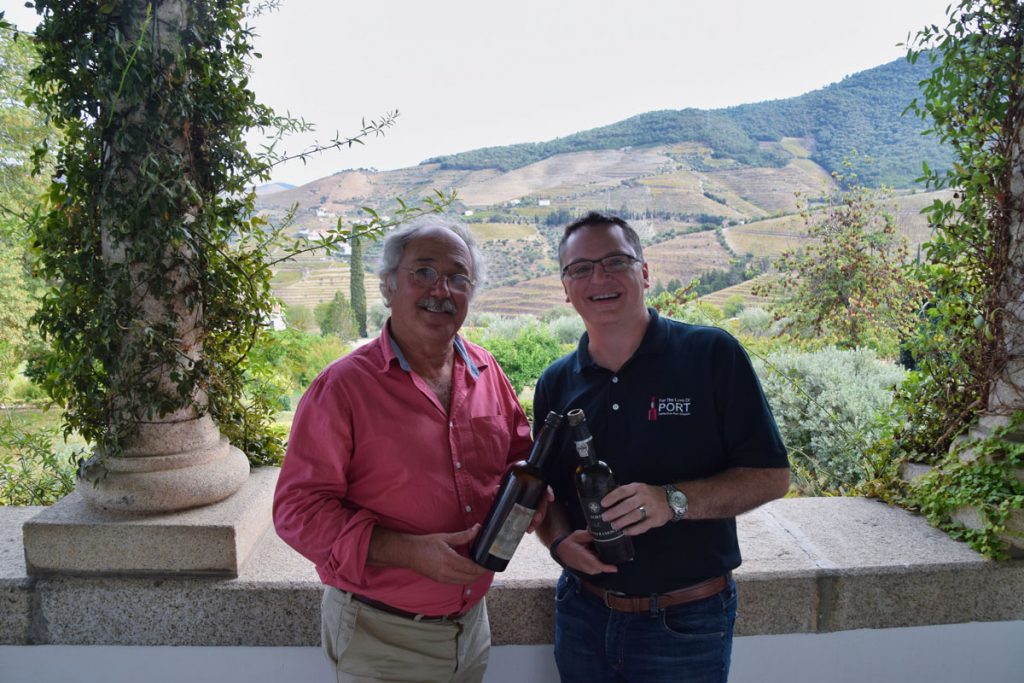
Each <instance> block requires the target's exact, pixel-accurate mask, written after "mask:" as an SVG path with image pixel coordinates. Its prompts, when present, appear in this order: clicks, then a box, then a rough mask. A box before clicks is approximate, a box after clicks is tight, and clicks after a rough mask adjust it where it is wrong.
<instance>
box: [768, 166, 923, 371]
mask: <svg viewBox="0 0 1024 683" xmlns="http://www.w3.org/2000/svg"><path fill="white" fill-rule="evenodd" d="M839 179H840V180H844V179H843V178H841V177H840V178H839ZM802 214H803V216H804V220H805V222H806V226H807V236H808V237H809V238H810V244H808V245H807V246H804V247H800V248H798V249H794V250H788V251H785V252H783V254H782V255H781V256H780V257H779V259H778V261H777V262H776V267H777V268H778V270H779V271H781V275H780V276H779V277H777V278H775V279H773V280H769V281H768V282H767V283H766V284H764V285H761V286H759V287H756V288H755V293H756V294H758V295H761V296H776V295H777V296H779V300H778V302H777V304H776V307H775V311H776V316H777V317H778V318H780V319H784V320H786V322H787V328H788V329H789V331H791V332H793V333H795V334H798V335H805V336H826V337H830V338H834V339H835V340H836V343H837V344H838V345H839V346H840V347H842V348H855V347H859V346H868V347H871V348H874V349H876V350H878V351H879V352H881V353H882V354H884V355H888V356H893V355H895V354H896V352H897V349H898V345H899V342H900V339H901V338H903V337H905V336H907V335H909V334H910V332H911V331H912V330H913V329H914V328H915V326H916V324H917V321H918V318H917V311H918V310H919V309H920V307H921V305H922V303H923V299H924V291H923V289H922V287H921V285H920V284H919V283H918V282H917V281H915V280H914V278H913V277H912V274H911V271H910V269H909V268H908V263H907V261H908V253H907V243H906V239H905V238H904V237H902V236H901V235H900V234H899V233H898V232H897V230H896V218H895V208H894V207H893V206H892V203H891V192H890V191H888V190H885V189H882V190H873V189H869V188H866V187H863V186H860V185H856V184H854V185H853V186H851V187H849V188H848V189H845V190H838V191H837V192H836V193H835V194H833V195H832V196H831V197H830V198H829V201H828V203H827V205H826V206H825V207H824V208H823V209H822V210H820V211H817V210H815V211H812V210H810V209H809V208H808V207H807V204H806V202H804V204H803V206H802Z"/></svg>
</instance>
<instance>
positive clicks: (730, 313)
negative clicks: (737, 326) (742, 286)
mask: <svg viewBox="0 0 1024 683" xmlns="http://www.w3.org/2000/svg"><path fill="white" fill-rule="evenodd" d="M746 307H747V302H746V299H744V298H743V297H742V296H740V295H739V294H733V295H732V296H730V297H729V298H728V299H726V300H725V303H724V304H722V315H724V316H725V317H726V318H735V317H736V316H738V315H739V314H740V313H742V312H743V309H745V308H746Z"/></svg>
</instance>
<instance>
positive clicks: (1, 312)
mask: <svg viewBox="0 0 1024 683" xmlns="http://www.w3.org/2000/svg"><path fill="white" fill-rule="evenodd" d="M37 62H38V58H37V56H36V51H35V49H34V47H33V45H32V41H31V39H30V38H29V37H28V36H25V35H17V36H16V34H15V33H14V32H13V30H12V29H10V28H4V27H2V26H0V301H2V302H3V305H2V306H0V402H3V401H4V400H5V395H6V392H7V388H8V387H9V383H10V381H11V379H12V378H13V377H14V375H15V373H16V372H18V369H19V367H20V366H21V364H22V362H23V361H24V360H25V358H26V356H27V351H28V347H29V345H30V343H31V340H32V339H33V336H34V335H33V333H32V331H31V328H30V326H29V324H28V321H29V318H30V317H31V315H32V313H33V311H34V310H35V305H36V304H35V299H36V296H37V295H38V290H39V285H38V283H37V282H36V281H35V280H34V279H33V278H32V276H31V274H30V263H29V258H28V253H29V250H28V248H27V245H28V231H27V223H28V220H29V218H30V216H31V214H32V212H33V211H34V209H35V206H36V205H37V204H38V203H39V201H40V200H41V195H42V193H43V191H44V190H45V188H46V183H45V181H44V180H43V179H42V178H40V177H38V176H36V175H34V174H33V168H34V166H35V165H36V164H37V163H38V164H39V165H40V167H41V168H42V169H47V168H49V167H50V166H51V165H52V164H51V163H50V160H51V159H50V155H49V154H48V153H46V152H45V150H46V148H47V146H48V144H49V143H51V142H52V138H53V133H52V131H51V129H50V128H49V127H48V126H47V125H46V121H45V118H44V117H43V115H42V114H41V113H39V112H38V111H37V110H36V109H35V108H33V107H32V106H30V105H29V104H27V103H26V102H25V90H26V82H27V78H28V73H29V71H30V70H31V69H32V68H33V67H34V66H35V65H36V63H37ZM35 148H41V150H42V151H41V153H40V154H39V155H38V156H37V157H34V156H33V150H34V149H35Z"/></svg>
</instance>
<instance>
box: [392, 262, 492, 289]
mask: <svg viewBox="0 0 1024 683" xmlns="http://www.w3.org/2000/svg"><path fill="white" fill-rule="evenodd" d="M408 273H409V275H412V282H413V284H414V285H416V286H417V287H423V288H424V289H429V288H431V287H433V286H434V285H436V284H437V281H438V280H441V279H443V280H444V281H445V282H446V283H447V284H448V289H449V290H450V291H452V292H457V293H459V294H466V293H467V292H469V290H471V289H472V288H473V285H475V284H476V283H475V282H473V281H472V280H470V279H469V276H468V275H463V274H462V273H454V274H452V275H441V274H440V273H438V272H437V271H436V270H434V269H433V268H431V267H430V266H423V267H422V268H416V269H415V270H410V271H408Z"/></svg>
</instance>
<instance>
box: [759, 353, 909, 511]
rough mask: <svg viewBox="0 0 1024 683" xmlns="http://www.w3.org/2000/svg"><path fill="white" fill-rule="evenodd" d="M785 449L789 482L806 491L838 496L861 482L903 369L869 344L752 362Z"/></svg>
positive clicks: (770, 355) (813, 493)
mask: <svg viewBox="0 0 1024 683" xmlns="http://www.w3.org/2000/svg"><path fill="white" fill-rule="evenodd" d="M754 367H755V368H756V369H757V371H758V376H759V377H760V378H761V382H762V385H763V386H764V390H765V394H766V395H767V397H768V403H769V404H770V405H771V407H772V412H773V413H774V414H775V420H776V422H777V423H778V425H779V430H780V432H781V433H782V438H783V441H785V443H786V447H787V448H788V449H789V457H790V464H791V465H792V468H793V478H794V483H795V484H796V486H797V488H798V489H799V490H800V491H801V492H802V493H804V494H807V495H843V494H845V493H848V492H850V491H851V489H852V488H853V487H855V486H857V485H859V484H861V483H863V482H864V481H865V480H866V478H867V476H868V474H869V472H868V461H867V458H866V455H865V453H866V450H867V448H868V446H869V445H870V444H871V443H873V442H874V441H875V440H876V439H877V438H878V437H879V436H880V435H881V433H882V430H883V427H882V423H881V422H880V421H879V420H878V419H877V418H878V415H879V413H880V411H882V410H884V409H885V408H887V407H888V406H889V404H890V402H891V400H892V392H893V389H894V387H895V386H896V385H897V384H899V383H900V382H902V381H903V377H904V371H903V370H902V369H901V368H899V367H898V366H897V365H895V364H893V363H889V362H887V361H882V360H880V359H879V358H878V356H877V355H876V354H875V352H874V351H871V350H869V349H853V350H839V349H836V348H834V347H829V348H825V349H822V350H820V351H814V352H810V353H792V352H779V353H772V354H769V355H768V356H767V358H766V359H765V360H761V359H756V358H755V360H754Z"/></svg>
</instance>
